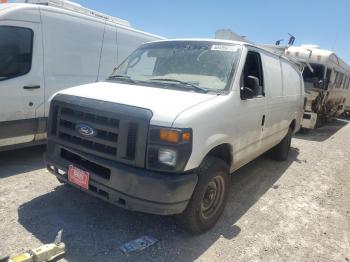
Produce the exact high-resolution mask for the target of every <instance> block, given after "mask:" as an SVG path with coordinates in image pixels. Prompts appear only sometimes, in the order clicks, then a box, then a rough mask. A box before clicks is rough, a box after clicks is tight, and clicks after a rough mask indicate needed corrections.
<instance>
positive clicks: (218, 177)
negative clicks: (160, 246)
mask: <svg viewBox="0 0 350 262" xmlns="http://www.w3.org/2000/svg"><path fill="white" fill-rule="evenodd" d="M229 190H230V176H229V167H228V165H227V164H226V163H225V162H224V161H223V160H221V159H219V158H216V157H211V156H209V157H206V158H205V159H204V160H203V162H202V164H201V166H200V167H199V172H198V183H197V186H196V188H195V190H194V193H193V195H192V198H191V200H190V202H189V204H188V206H187V208H186V210H185V211H184V212H183V213H182V214H180V215H179V216H178V221H179V223H180V224H181V225H182V226H183V227H184V228H185V229H186V230H187V231H189V232H191V233H195V234H199V233H204V232H206V231H208V230H209V229H210V228H212V227H213V226H214V225H215V224H216V222H217V221H218V219H219V218H220V216H221V214H222V212H223V210H224V208H225V206H226V202H227V196H228V193H229Z"/></svg>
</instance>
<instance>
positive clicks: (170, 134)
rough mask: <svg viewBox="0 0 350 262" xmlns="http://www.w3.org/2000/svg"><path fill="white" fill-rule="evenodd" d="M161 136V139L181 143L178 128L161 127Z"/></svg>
mask: <svg viewBox="0 0 350 262" xmlns="http://www.w3.org/2000/svg"><path fill="white" fill-rule="evenodd" d="M159 138H160V140H162V141H165V142H170V143H179V141H180V134H179V132H178V131H176V130H171V129H161V130H160V132H159Z"/></svg>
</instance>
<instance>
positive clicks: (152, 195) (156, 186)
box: [46, 141, 198, 215]
mask: <svg viewBox="0 0 350 262" xmlns="http://www.w3.org/2000/svg"><path fill="white" fill-rule="evenodd" d="M46 165H47V167H48V170H49V171H50V172H51V173H53V174H54V175H55V176H56V177H57V178H58V179H59V180H61V181H63V182H65V183H68V181H67V180H68V179H67V171H68V167H69V165H74V166H76V167H78V168H81V169H83V170H86V171H89V172H90V182H89V190H88V191H86V192H87V193H89V194H91V195H94V196H96V197H99V198H101V199H103V200H106V201H108V202H110V203H112V204H115V205H117V206H120V207H123V208H126V209H129V210H134V211H141V212H145V213H152V214H159V215H172V214H178V213H182V212H183V211H184V210H185V208H186V206H187V204H188V202H189V200H190V199H191V196H192V193H193V191H194V188H195V186H196V184H197V180H198V177H197V175H196V174H192V173H186V174H166V173H160V172H153V171H148V170H146V169H142V168H135V167H129V166H127V165H124V164H119V163H117V162H114V161H110V160H105V159H102V158H99V157H96V156H92V155H89V154H86V153H82V152H79V151H75V150H72V149H69V148H66V147H64V146H61V145H59V144H57V143H51V142H50V141H48V145H47V153H46ZM50 167H54V168H53V169H52V168H50ZM58 169H60V170H61V171H64V172H65V174H63V175H62V174H60V173H62V172H60V173H59V172H58ZM92 170H94V171H92ZM98 170H101V172H102V171H103V172H102V173H103V175H101V174H102V173H99V171H98ZM84 191H85V190H84Z"/></svg>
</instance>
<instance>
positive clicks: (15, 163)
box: [0, 146, 45, 179]
mask: <svg viewBox="0 0 350 262" xmlns="http://www.w3.org/2000/svg"><path fill="white" fill-rule="evenodd" d="M44 152H45V146H35V147H28V148H22V149H16V150H10V151H4V152H0V179H1V178H5V177H9V176H13V175H20V174H23V173H27V172H31V171H34V170H38V169H41V168H44V166H45V165H44V160H43V155H44Z"/></svg>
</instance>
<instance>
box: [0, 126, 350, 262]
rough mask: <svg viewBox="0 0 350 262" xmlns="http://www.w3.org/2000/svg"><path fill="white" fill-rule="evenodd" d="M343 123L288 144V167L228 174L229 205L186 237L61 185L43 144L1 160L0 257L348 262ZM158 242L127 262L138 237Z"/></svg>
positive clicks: (348, 180) (261, 162) (165, 223)
mask: <svg viewBox="0 0 350 262" xmlns="http://www.w3.org/2000/svg"><path fill="white" fill-rule="evenodd" d="M349 141H350V123H349V124H348V123H347V122H346V121H344V120H338V121H335V122H333V123H330V124H328V125H327V126H324V127H322V128H320V129H318V130H316V131H311V132H310V133H309V134H303V135H301V134H299V135H297V136H296V138H294V139H293V142H292V151H291V154H290V157H289V159H288V161H286V162H282V163H281V162H275V161H272V160H270V159H269V158H268V157H267V156H262V157H259V158H258V159H256V160H255V161H253V162H252V163H250V164H248V165H247V166H245V167H243V168H241V169H240V170H239V171H238V172H235V173H234V174H233V176H232V190H231V194H230V197H229V201H228V206H227V207H226V210H225V212H224V214H223V216H222V218H221V219H220V221H219V222H218V224H217V226H216V227H215V228H214V229H212V230H211V231H210V232H208V233H206V234H203V235H200V236H192V235H189V234H187V233H186V232H184V231H183V230H182V229H181V228H180V227H178V226H177V225H176V223H175V220H174V219H173V218H171V217H161V216H153V215H147V214H142V213H135V212H129V211H126V210H123V209H120V208H118V207H115V206H112V205H109V204H107V203H105V202H103V201H101V200H99V199H96V198H94V197H91V196H89V195H87V194H84V193H82V192H80V191H78V190H76V189H73V188H70V187H67V186H62V185H60V184H59V183H58V182H57V181H56V179H55V177H53V176H52V175H50V174H49V173H48V172H47V171H46V170H45V169H44V165H43V160H42V156H43V153H44V148H43V147H36V148H27V149H21V150H16V151H11V152H3V153H0V232H1V234H0V257H2V256H5V255H9V254H12V255H13V254H16V253H18V252H22V251H25V250H28V249H30V248H35V247H38V246H40V245H41V244H42V243H48V242H52V241H53V239H54V237H55V235H56V233H57V231H58V230H59V229H61V228H62V229H63V230H64V233H63V240H64V242H65V243H66V245H67V254H66V255H65V256H64V258H63V259H62V261H125V260H127V261H135V260H136V261H141V260H142V261H152V260H157V261H192V260H198V261H349V260H350V143H349ZM147 234H149V235H152V236H154V237H156V238H158V239H159V240H160V241H159V242H158V243H157V244H155V245H153V246H152V247H149V248H147V249H145V250H143V251H141V252H139V253H135V254H131V255H129V256H125V255H124V254H123V253H121V252H120V250H119V246H120V245H122V244H123V243H125V242H128V241H130V240H133V239H135V238H138V237H140V236H142V235H147Z"/></svg>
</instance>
